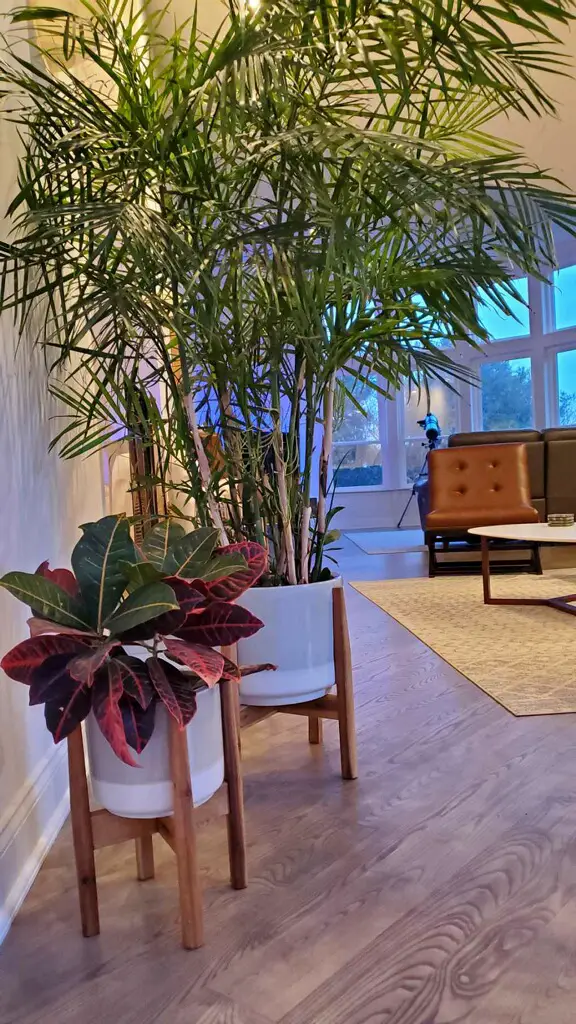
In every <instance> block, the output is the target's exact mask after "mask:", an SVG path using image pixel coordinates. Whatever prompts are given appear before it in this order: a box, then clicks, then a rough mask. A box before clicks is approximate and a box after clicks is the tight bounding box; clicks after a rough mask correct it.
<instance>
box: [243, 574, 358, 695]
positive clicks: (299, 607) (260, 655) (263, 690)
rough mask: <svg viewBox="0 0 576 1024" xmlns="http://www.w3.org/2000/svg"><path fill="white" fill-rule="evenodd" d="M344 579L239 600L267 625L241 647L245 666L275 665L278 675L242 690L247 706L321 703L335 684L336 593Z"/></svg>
mask: <svg viewBox="0 0 576 1024" xmlns="http://www.w3.org/2000/svg"><path fill="white" fill-rule="evenodd" d="M341 586H342V578H341V577H340V576H338V577H336V578H335V579H333V580H327V581H326V582H325V583H309V584H306V585H302V586H297V587H254V588H253V589H252V590H248V591H247V592H246V593H245V594H243V595H242V597H241V598H240V600H239V602H238V603H239V604H241V605H243V606H244V607H245V608H247V609H248V610H249V611H251V612H252V613H253V614H254V615H256V616H257V617H258V618H259V619H261V620H262V622H263V623H264V629H261V630H260V632H259V633H256V635H255V636H252V637H250V638H249V639H248V640H241V641H240V643H239V644H238V660H239V663H240V665H257V664H261V663H264V662H270V663H271V664H273V665H277V666H278V668H277V670H276V672H256V673H255V674H254V675H251V676H246V677H245V678H244V679H243V680H242V683H241V686H240V700H241V702H242V703H243V704H253V705H258V706H263V707H271V706H274V705H276V704H300V703H301V702H302V701H306V700H316V699H317V698H318V697H323V696H324V694H326V693H327V692H328V690H330V689H331V687H332V686H334V628H333V623H332V593H333V591H334V590H335V589H336V587H341Z"/></svg>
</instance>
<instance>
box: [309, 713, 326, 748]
mask: <svg viewBox="0 0 576 1024" xmlns="http://www.w3.org/2000/svg"><path fill="white" fill-rule="evenodd" d="M323 733H324V726H323V722H322V719H321V718H309V719H308V742H309V743H312V744H314V745H316V744H318V743H322V737H323Z"/></svg>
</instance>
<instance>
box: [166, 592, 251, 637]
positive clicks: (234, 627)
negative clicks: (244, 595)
mask: <svg viewBox="0 0 576 1024" xmlns="http://www.w3.org/2000/svg"><path fill="white" fill-rule="evenodd" d="M263 625H264V623H263V622H261V621H260V619H257V618H256V616H255V615H252V612H249V611H247V609H246V608H242V607H241V606H240V605H239V604H229V603H228V602H227V601H213V602H212V603H211V604H209V605H207V606H206V607H205V608H202V609H200V610H198V611H194V612H192V613H191V614H190V615H189V616H188V617H187V619H186V622H185V623H184V625H183V626H182V628H181V629H179V630H177V632H176V636H178V637H179V638H180V639H181V640H186V641H187V642H188V643H195V644H204V646H206V647H228V646H229V645H230V644H235V643H236V642H237V641H238V640H244V639H245V638H246V637H249V636H253V634H254V633H257V632H258V630H259V629H262V626H263Z"/></svg>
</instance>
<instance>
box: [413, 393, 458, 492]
mask: <svg viewBox="0 0 576 1024" xmlns="http://www.w3.org/2000/svg"><path fill="white" fill-rule="evenodd" d="M454 386H455V387H456V388H457V387H458V382H457V381H455V382H454ZM429 390H430V404H428V396H427V394H426V392H425V391H421V392H420V395H418V391H417V390H414V389H412V391H411V393H410V392H409V391H408V389H406V406H405V410H404V435H405V437H404V444H405V448H406V479H407V481H408V483H409V484H412V483H414V481H415V480H416V479H417V477H418V475H419V473H420V471H421V469H422V464H423V462H424V459H425V457H426V451H427V449H426V447H423V442H424V444H425V442H426V437H425V435H424V431H423V430H422V427H420V426H419V425H418V420H421V419H424V417H425V415H426V413H427V412H428V409H430V412H433V413H434V415H435V416H437V417H438V422H439V424H440V429H441V431H442V446H444V445H445V444H446V443H447V441H448V436H449V434H453V433H454V432H455V431H456V430H458V429H459V426H460V422H459V420H460V417H459V406H460V398H459V395H457V394H455V393H454V391H451V390H450V388H447V387H446V385H445V384H441V383H440V381H432V382H431V383H430V384H429Z"/></svg>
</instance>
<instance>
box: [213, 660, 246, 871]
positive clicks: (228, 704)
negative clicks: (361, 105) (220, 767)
mask: <svg viewBox="0 0 576 1024" xmlns="http://www.w3.org/2000/svg"><path fill="white" fill-rule="evenodd" d="M219 686H220V700H221V702H222V737H223V741H224V766H225V771H226V782H227V783H228V801H229V810H228V818H227V822H228V852H229V857H230V880H231V882H232V886H233V888H234V889H245V888H246V886H247V884H248V874H247V866H246V831H245V824H244V794H243V786H242V769H241V765H240V750H239V745H238V714H237V705H238V692H237V683H231V682H230V681H228V680H225V681H224V682H221V683H220V684H219Z"/></svg>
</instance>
